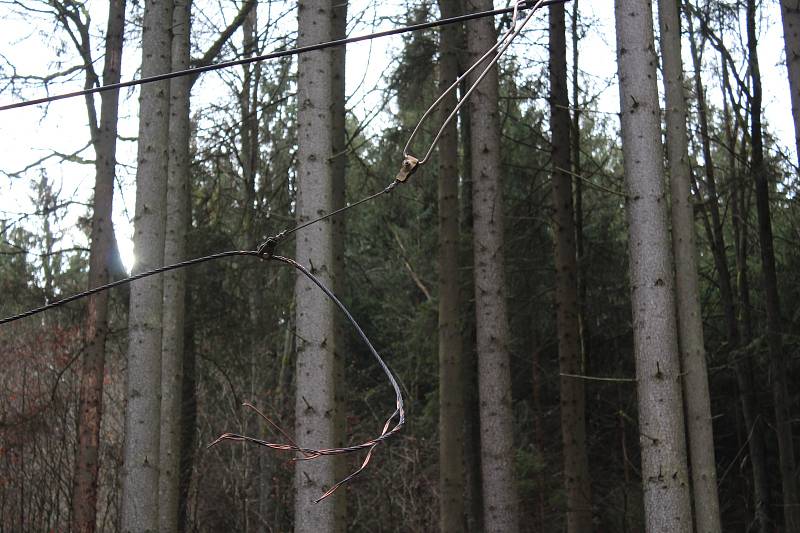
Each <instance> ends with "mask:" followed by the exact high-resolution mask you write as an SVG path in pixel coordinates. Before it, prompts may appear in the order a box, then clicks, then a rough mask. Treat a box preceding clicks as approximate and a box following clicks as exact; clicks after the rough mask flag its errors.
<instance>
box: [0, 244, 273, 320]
mask: <svg viewBox="0 0 800 533" xmlns="http://www.w3.org/2000/svg"><path fill="white" fill-rule="evenodd" d="M237 255H253V256H259V255H261V253H260V252H258V251H257V250H230V251H227V252H220V253H218V254H213V255H207V256H205V257H197V258H195V259H189V260H187V261H181V262H180V263H175V264H172V265H166V266H163V267H159V268H154V269H153V270H148V271H147V272H140V273H139V274H134V275H133V276H130V277H127V278H125V279H120V280H117V281H114V282H112V283H106V284H105V285H100V286H99V287H93V288H91V289H89V290H87V291H83V292H79V293H78V294H73V295H72V296H67V297H66V298H62V299H61V300H56V301H55V302H50V303H49V304H47V305H43V306H41V307H37V308H36V309H31V310H29V311H25V312H24V313H20V314H18V315H14V316H9V317H6V318H3V319H0V326H2V325H3V324H8V323H9V322H14V321H15V320H20V319H22V318H27V317H29V316H33V315H37V314H39V313H43V312H45V311H49V310H50V309H54V308H56V307H60V306H62V305H65V304H68V303H70V302H74V301H75V300H80V299H81V298H86V297H87V296H91V295H92V294H95V293H98V292H102V291H107V290H108V289H113V288H114V287H119V286H120V285H125V284H127V283H131V282H132V281H136V280H137V279H142V278H146V277H149V276H154V275H156V274H163V273H164V272H169V271H170V270H177V269H179V268H186V267H188V266H192V265H198V264H200V263H205V262H206V261H213V260H215V259H222V258H223V257H234V256H237Z"/></svg>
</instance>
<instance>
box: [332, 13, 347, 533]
mask: <svg viewBox="0 0 800 533" xmlns="http://www.w3.org/2000/svg"><path fill="white" fill-rule="evenodd" d="M331 17H332V21H331V25H332V29H331V31H332V35H331V38H332V39H344V38H345V37H347V0H336V2H335V3H334V4H333V6H332V9H331ZM346 50H347V48H346V47H344V46H340V47H336V48H333V50H332V51H331V55H332V61H333V65H332V68H331V75H332V80H331V89H332V91H333V92H332V94H331V105H332V108H331V128H332V132H331V145H332V149H331V154H332V155H331V157H332V162H331V165H332V168H331V170H332V183H333V205H332V208H333V209H340V208H342V207H344V205H345V200H346V192H347V187H346V181H345V173H346V170H347V151H346V150H347V146H346V143H347V127H346V126H347V120H346V118H347V117H346V109H345V101H346V100H347V91H346V89H347V79H346V76H345V72H346V68H345V67H346ZM331 225H332V226H333V228H332V231H333V287H334V290H335V291H336V293H337V294H339V296H340V297H341V296H343V295H344V291H345V288H346V277H345V272H346V270H345V262H344V237H345V217H343V216H342V217H335V218H334V219H332V220H331ZM346 327H347V325H346V323H345V320H344V317H343V316H342V315H341V314H338V313H337V315H336V347H335V349H334V360H333V362H334V398H335V406H334V414H333V417H334V418H333V419H334V426H335V428H334V431H335V437H334V442H335V443H336V446H344V445H345V439H346V438H347V418H346V416H345V414H346V412H347V406H346V403H345V402H346V400H347V398H346V394H345V356H346V354H347V353H348V350H347V346H346V339H347V335H346V334H345V330H346ZM333 461H334V471H335V476H336V479H344V478H345V476H347V475H348V472H347V469H348V468H349V465H348V461H347V460H346V456H338V457H333ZM346 497H347V491H344V490H340V491H337V492H336V493H335V494H334V495H333V496H332V498H333V502H332V504H333V506H334V515H335V519H336V524H335V531H336V532H337V533H339V532H341V533H343V532H344V531H346V529H347V500H346Z"/></svg>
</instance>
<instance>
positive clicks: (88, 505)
mask: <svg viewBox="0 0 800 533" xmlns="http://www.w3.org/2000/svg"><path fill="white" fill-rule="evenodd" d="M108 9H109V11H108V25H107V28H106V46H105V64H104V66H103V83H104V84H106V85H108V84H112V83H118V82H119V80H120V67H121V62H122V43H123V30H124V28H125V0H111V1H110V2H109V6H108ZM100 98H101V100H100V124H99V127H98V130H97V132H96V135H94V138H93V139H92V141H93V144H94V149H95V154H96V158H95V176H96V177H95V186H94V211H93V213H92V235H91V245H90V249H89V287H97V286H100V285H105V284H106V283H108V281H109V278H110V269H111V263H112V261H114V259H115V258H116V256H115V253H114V252H115V249H114V226H113V223H112V220H111V216H112V212H113V201H114V175H115V168H116V150H117V116H118V110H119V91H108V92H104V93H102V95H101V97H100ZM91 105H92V110H90V112H89V113H90V115H91V114H93V110H94V107H93V106H94V104H93V103H92V104H91ZM107 333H108V292H100V293H98V294H94V295H92V296H90V297H89V304H88V310H87V317H86V333H85V336H86V356H85V357H84V361H83V367H82V368H81V385H80V400H79V401H80V407H79V409H78V448H77V450H76V456H75V465H76V466H75V479H74V485H73V489H72V528H73V530H74V531H76V532H81V533H91V532H93V531H94V530H95V524H96V522H97V474H98V471H99V469H100V461H99V448H100V421H101V417H102V406H103V377H104V373H105V358H106V334H107Z"/></svg>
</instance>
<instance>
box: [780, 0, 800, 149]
mask: <svg viewBox="0 0 800 533" xmlns="http://www.w3.org/2000/svg"><path fill="white" fill-rule="evenodd" d="M781 18H782V20H783V42H784V46H785V49H786V70H787V71H788V73H789V92H790V93H791V99H792V118H793V119H794V145H795V150H796V151H797V158H798V161H799V162H800V0H781Z"/></svg>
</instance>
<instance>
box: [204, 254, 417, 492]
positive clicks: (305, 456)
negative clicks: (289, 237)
mask: <svg viewBox="0 0 800 533" xmlns="http://www.w3.org/2000/svg"><path fill="white" fill-rule="evenodd" d="M267 241H268V242H269V239H267ZM258 257H260V258H261V259H263V260H265V261H269V260H273V261H278V262H281V263H284V264H286V265H289V266H291V267H293V268H294V269H296V270H298V271H299V272H300V273H301V274H302V275H304V276H306V277H307V278H308V279H310V280H311V281H312V282H313V283H314V284H315V285H316V286H317V287H319V288H320V290H322V292H323V293H324V294H325V296H327V297H328V298H329V299H330V300H331V301H332V302H333V303H334V304H335V305H336V306H337V307H338V308H339V310H340V311H341V312H342V313H343V314H344V316H345V317H346V318H347V320H348V322H350V324H351V325H352V326H353V328H355V330H356V332H358V335H359V337H361V340H362V341H363V342H364V344H365V345H366V347H367V348H368V349H369V351H370V353H371V354H372V357H373V358H374V359H375V360H376V361H377V363H378V365H380V367H381V369H382V370H383V373H384V374H385V375H386V377H387V378H388V379H389V383H390V384H391V386H392V388H393V389H394V393H395V410H394V412H393V413H392V414H391V416H389V418H387V419H386V422H385V423H384V425H383V429H382V430H381V432H380V434H379V435H378V436H377V437H374V438H372V439H369V440H367V441H364V442H362V443H360V444H354V445H352V446H346V447H343V448H321V449H316V448H305V447H302V446H299V445H298V444H297V443H295V442H294V441H293V440H292V439H291V438H290V437H289V436H288V435H287V434H286V433H285V432H284V431H283V430H281V429H280V428H278V427H277V426H276V425H275V424H274V423H273V422H272V421H271V420H270V419H269V418H268V417H267V416H266V415H264V414H263V413H262V412H261V411H259V410H258V409H256V408H255V407H253V406H252V405H250V404H245V405H246V406H247V407H250V408H251V409H253V410H255V411H256V412H257V413H258V414H259V415H260V416H261V417H262V418H264V419H265V420H266V421H267V422H268V423H269V424H270V425H272V426H273V427H275V428H276V429H277V430H278V432H279V433H281V434H282V435H283V436H284V438H286V439H287V441H288V442H287V443H274V442H268V441H265V440H261V439H256V438H254V437H248V436H246V435H239V434H237V433H224V434H222V435H220V436H219V437H218V438H217V439H216V440H215V441H214V442H212V443H211V444H209V445H208V447H209V448H210V447H211V446H214V445H216V444H219V443H220V442H222V441H225V440H232V441H237V442H249V443H251V444H257V445H259V446H264V447H266V448H270V449H273V450H280V451H291V452H296V453H299V454H301V455H302V456H300V457H295V458H294V460H295V461H308V460H312V459H317V458H319V457H323V456H331V455H343V454H348V453H353V452H359V451H361V450H367V454H366V456H365V457H364V461H363V462H362V463H361V466H359V467H358V469H356V470H355V471H354V472H353V473H351V474H350V475H349V476H347V477H346V478H344V479H342V480H341V481H338V482H337V483H335V484H334V485H333V486H331V488H329V489H328V490H327V491H326V492H325V493H324V494H323V495H322V496H320V497H319V498H318V499H316V500H314V501H315V503H319V502H321V501H322V500H324V499H325V498H327V497H328V496H330V495H331V494H333V493H334V492H336V489H338V488H339V487H341V486H342V485H344V484H345V483H347V482H348V481H350V480H352V479H353V478H355V477H356V476H357V475H358V474H360V473H361V472H362V471H363V470H364V469H365V468H366V466H367V464H369V461H370V459H371V458H372V452H373V451H374V449H375V447H376V446H377V445H378V444H380V443H381V442H383V441H385V440H387V439H388V438H390V437H391V436H392V435H394V434H396V433H397V432H399V431H400V429H401V428H402V427H403V425H404V424H405V421H406V414H405V408H404V405H403V393H402V391H401V390H400V385H399V384H398V382H397V379H396V378H395V376H394V374H393V373H392V371H391V370H390V369H389V366H388V365H387V364H386V362H385V361H384V360H383V358H382V357H381V356H380V355H379V354H378V351H377V350H376V349H375V347H374V346H373V345H372V343H371V342H370V340H369V338H368V337H367V335H366V333H364V330H363V329H361V326H359V325H358V322H356V320H355V319H354V318H353V315H351V314H350V311H348V310H347V307H345V306H344V304H343V303H342V302H341V300H339V298H337V297H336V295H335V294H334V293H333V291H331V290H330V289H328V287H326V286H325V285H324V284H323V283H322V282H321V281H320V280H319V278H317V277H316V276H314V275H313V274H312V273H311V272H310V271H309V270H308V269H307V268H306V267H304V266H303V265H301V264H300V263H298V262H297V261H295V260H294V259H290V258H288V257H282V256H279V255H271V256H267V255H259V256H258Z"/></svg>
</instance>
